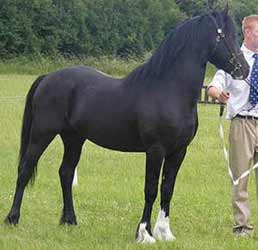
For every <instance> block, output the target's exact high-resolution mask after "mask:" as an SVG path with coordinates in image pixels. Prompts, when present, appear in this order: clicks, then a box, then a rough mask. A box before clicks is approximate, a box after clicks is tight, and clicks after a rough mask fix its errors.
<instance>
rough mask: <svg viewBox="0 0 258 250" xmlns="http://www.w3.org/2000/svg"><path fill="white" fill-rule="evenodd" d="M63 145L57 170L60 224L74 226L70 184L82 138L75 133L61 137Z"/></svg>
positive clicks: (74, 217) (78, 156)
mask: <svg viewBox="0 0 258 250" xmlns="http://www.w3.org/2000/svg"><path fill="white" fill-rule="evenodd" d="M61 137H62V140H63V143H64V156H63V161H62V164H61V167H60V169H59V175H60V181H61V186H62V192H63V202H64V207H63V214H62V217H61V219H60V224H68V225H76V224H77V221H76V216H75V212H74V207H73V197H72V183H73V177H74V170H75V168H76V165H77V164H78V162H79V160H80V155H81V150H82V146H83V143H84V141H85V139H84V138H82V137H79V136H78V135H77V134H75V133H70V134H68V133H66V134H62V135H61Z"/></svg>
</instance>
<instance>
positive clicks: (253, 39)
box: [245, 23, 258, 47]
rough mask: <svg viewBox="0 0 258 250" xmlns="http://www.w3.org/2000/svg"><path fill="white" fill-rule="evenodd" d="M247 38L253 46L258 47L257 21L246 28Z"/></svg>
mask: <svg viewBox="0 0 258 250" xmlns="http://www.w3.org/2000/svg"><path fill="white" fill-rule="evenodd" d="M245 39H246V40H247V41H248V43H249V44H250V45H251V46H252V47H258V23H255V24H253V25H252V27H251V28H248V29H246V32H245Z"/></svg>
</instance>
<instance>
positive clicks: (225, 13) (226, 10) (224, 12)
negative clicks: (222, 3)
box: [223, 3, 229, 16]
mask: <svg viewBox="0 0 258 250" xmlns="http://www.w3.org/2000/svg"><path fill="white" fill-rule="evenodd" d="M228 9H229V7H228V3H227V4H226V7H225V9H224V10H223V14H224V15H225V16H227V15H228Z"/></svg>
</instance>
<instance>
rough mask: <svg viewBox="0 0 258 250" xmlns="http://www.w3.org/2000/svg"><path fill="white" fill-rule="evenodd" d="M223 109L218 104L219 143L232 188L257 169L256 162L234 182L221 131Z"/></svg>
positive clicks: (223, 106)
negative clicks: (220, 143)
mask: <svg viewBox="0 0 258 250" xmlns="http://www.w3.org/2000/svg"><path fill="white" fill-rule="evenodd" d="M225 80H226V81H227V75H226V73H225ZM224 108H225V105H224V104H222V103H221V104H220V114H219V116H220V123H219V133H220V138H221V142H222V147H223V153H224V158H225V160H226V162H227V166H228V175H229V176H230V178H231V180H232V183H233V185H234V186H237V185H238V184H239V181H240V180H241V179H243V178H245V177H246V176H248V175H249V174H250V173H251V172H252V171H253V170H254V169H256V168H258V162H257V163H256V164H255V165H254V166H253V167H252V168H250V169H249V170H247V171H245V172H244V173H243V174H241V175H240V176H239V177H238V178H237V179H236V180H234V176H233V173H232V171H231V168H230V164H229V156H228V150H227V148H226V144H225V137H224V129H223V113H224Z"/></svg>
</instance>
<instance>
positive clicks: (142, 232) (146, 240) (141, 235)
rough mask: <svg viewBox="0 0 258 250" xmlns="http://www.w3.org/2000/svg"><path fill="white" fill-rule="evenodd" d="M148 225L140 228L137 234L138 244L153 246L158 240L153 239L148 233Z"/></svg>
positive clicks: (142, 225) (141, 225)
mask: <svg viewBox="0 0 258 250" xmlns="http://www.w3.org/2000/svg"><path fill="white" fill-rule="evenodd" d="M146 225H147V224H146V223H141V224H140V225H139V226H138V229H137V232H136V242H137V243H142V244H153V243H155V242H156V240H155V239H154V238H153V237H152V235H151V233H149V232H148V230H147V227H146Z"/></svg>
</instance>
